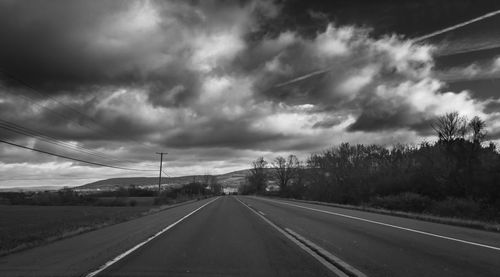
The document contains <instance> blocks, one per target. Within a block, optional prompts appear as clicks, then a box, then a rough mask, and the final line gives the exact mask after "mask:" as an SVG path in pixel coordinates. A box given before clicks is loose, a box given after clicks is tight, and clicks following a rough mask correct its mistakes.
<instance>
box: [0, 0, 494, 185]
mask: <svg viewBox="0 0 500 277" xmlns="http://www.w3.org/2000/svg"><path fill="white" fill-rule="evenodd" d="M323 2H326V1H312V0H308V1H301V0H294V1H291V0H289V1H272V0H269V1H266V0H262V1H259V0H253V1H251V0H250V1H223V0H220V1H211V0H203V1H181V0H179V1H102V0H101V1H67V0H64V1H62V0H61V1H8V0H2V1H0V50H1V51H0V139H1V140H3V141H8V142H11V143H15V144H18V145H21V146H25V147H29V148H35V149H39V150H43V151H48V152H51V153H56V154H59V155H65V156H69V157H73V158H77V159H82V160H86V161H92V162H95V163H102V164H106V165H112V166H118V167H126V168H133V169H141V170H153V171H127V170H119V169H112V168H105V167H99V166H92V165H86V164H83V163H80V162H75V161H69V160H65V159H62V158H57V157H54V156H49V155H45V154H41V153H35V152H33V151H30V150H26V149H22V148H19V147H14V146H12V145H7V144H5V143H0V187H13V186H35V185H61V186H62V185H70V186H74V185H81V184H85V183H87V182H89V181H94V180H98V179H103V178H110V177H125V176H156V175H157V169H158V159H159V157H158V155H156V154H155V152H157V151H165V152H169V154H168V155H167V156H166V163H165V165H166V167H167V168H166V171H167V173H168V174H169V175H170V176H179V175H187V174H205V173H211V174H217V173H225V172H229V171H232V170H237V169H243V168H247V167H248V166H249V163H250V162H251V160H253V159H255V158H256V157H258V156H264V157H266V158H267V159H272V158H273V157H275V156H276V155H287V154H289V153H294V154H297V155H298V156H299V157H301V158H303V159H304V158H306V157H307V155H308V154H309V153H311V152H317V151H320V150H322V149H325V148H328V147H331V146H334V145H337V144H338V143H340V142H350V143H377V144H383V145H388V146H390V145H393V144H395V143H419V142H421V141H424V140H427V141H433V140H435V137H434V134H433V132H432V130H431V128H430V126H429V123H430V122H431V121H432V120H433V119H434V118H435V117H436V116H438V115H441V114H443V113H446V112H449V111H455V110H456V111H459V112H460V113H461V114H462V115H464V116H467V117H469V118H471V117H472V116H475V115H477V116H480V117H481V118H483V119H484V120H485V121H486V122H487V125H488V134H489V136H488V140H491V141H494V142H496V143H498V142H500V141H499V139H500V94H499V93H498V88H499V86H500V78H499V77H500V30H499V29H498V27H497V26H499V24H500V15H494V16H491V17H488V18H485V19H482V20H478V21H476V22H474V23H471V24H468V25H467V24H466V25H465V26H462V27H460V28H456V29H454V30H451V31H448V32H445V33H442V34H438V35H433V36H431V37H429V38H426V37H425V36H426V35H428V34H431V33H433V32H436V31H439V30H443V29H445V28H447V27H450V26H454V25H456V24H460V23H462V22H466V21H468V20H471V19H474V18H478V17H480V16H483V15H485V14H488V13H491V12H494V11H497V10H499V9H500V3H498V1H487V0H483V1H477V0H448V1H445V0H436V1H414V0H411V1H409V0H408V1H402V0H398V1H396V0H382V1H373V0H371V1H369V0H356V1H345V0H336V1H328V4H325V3H323ZM423 38H426V39H423ZM154 170H156V171H154Z"/></svg>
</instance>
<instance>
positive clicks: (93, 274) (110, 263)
mask: <svg viewBox="0 0 500 277" xmlns="http://www.w3.org/2000/svg"><path fill="white" fill-rule="evenodd" d="M217 199H219V197H217V198H215V199H213V200H211V201H209V202H207V203H205V204H203V205H202V206H200V207H198V208H197V209H196V210H194V211H192V212H190V213H189V214H187V215H185V216H183V217H182V218H181V219H179V220H177V221H176V222H174V223H172V224H170V225H168V226H167V227H165V228H163V229H162V230H161V231H159V232H158V233H156V234H154V235H152V236H151V237H149V238H148V239H146V240H145V241H143V242H141V243H139V244H137V245H136V246H134V247H132V248H130V249H129V250H127V251H125V252H123V253H121V254H120V255H118V256H116V257H115V258H113V259H112V260H110V261H108V262H106V263H105V264H104V265H102V266H101V267H99V268H98V269H97V270H94V271H92V272H90V273H89V274H87V275H85V276H86V277H93V276H96V275H97V274H99V273H101V272H102V271H103V270H105V269H106V268H108V267H110V266H111V265H113V264H115V263H116V262H118V261H119V260H121V259H123V258H125V257H126V256H128V255H130V253H132V252H134V251H135V250H137V249H139V248H140V247H141V246H143V245H145V244H146V243H148V242H150V241H152V240H153V239H155V238H156V237H158V236H159V235H161V234H163V233H165V232H166V231H168V230H170V229H171V228H172V227H174V226H175V225H177V224H179V223H180V222H181V221H183V220H184V219H186V218H188V217H189V216H191V215H192V214H194V213H196V212H197V211H199V210H201V209H202V208H203V207H205V206H206V205H208V204H210V203H212V202H214V201H215V200H217Z"/></svg>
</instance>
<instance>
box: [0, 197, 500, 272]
mask: <svg viewBox="0 0 500 277" xmlns="http://www.w3.org/2000/svg"><path fill="white" fill-rule="evenodd" d="M342 271H343V272H346V273H349V272H351V273H355V274H357V275H358V276H499V272H500V234H498V233H493V232H485V231H479V230H473V229H468V228H461V227H456V226H448V225H443V224H436V223H430V222H423V221H418V220H412V219H406V218H399V217H393V216H387V215H380V214H374V213H368V212H362V211H354V210H348V209H341V208H335V207H330V206H323V205H315V204H308V203H302V202H295V201H284V200H276V199H269V198H260V197H248V196H245V197H244V196H238V197H236V196H224V197H219V198H212V199H207V200H202V201H199V202H195V203H190V204H187V205H183V206H179V207H176V208H172V209H169V210H166V211H163V212H160V213H158V214H155V215H152V216H147V217H143V218H140V219H136V220H132V221H129V222H125V223H122V224H117V225H114V226H111V227H107V228H103V229H101V230H97V231H94V232H90V233H87V234H83V235H81V236H76V237H73V238H69V239H65V240H62V241H58V242H56V243H53V244H50V245H47V246H42V247H38V248H34V249H31V250H27V251H23V252H20V253H16V254H12V255H9V256H5V257H1V258H0V275H1V276H86V275H88V274H91V275H92V276H346V275H345V274H344V273H343V272H342Z"/></svg>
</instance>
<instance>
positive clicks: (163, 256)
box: [98, 197, 335, 276]
mask: <svg viewBox="0 0 500 277" xmlns="http://www.w3.org/2000/svg"><path fill="white" fill-rule="evenodd" d="M98 276H335V275H333V274H332V273H331V272H330V271H328V270H327V268H326V267H324V266H323V265H322V264H321V263H320V262H318V261H317V260H315V259H314V258H313V257H312V256H310V255H309V254H307V253H306V252H305V251H304V250H302V249H301V248H299V247H298V246H296V245H294V244H293V243H292V242H291V241H289V240H288V239H287V238H286V237H285V236H283V235H281V234H280V233H279V232H277V231H276V230H274V229H272V228H270V226H269V225H268V224H267V223H265V222H264V221H263V220H262V219H260V218H259V217H257V216H256V215H255V214H254V213H253V212H252V211H250V210H249V209H248V208H246V207H245V206H243V205H242V204H241V203H239V202H238V201H237V200H236V199H235V198H234V197H221V198H219V199H218V200H217V201H215V202H213V203H211V204H210V205H207V206H206V207H204V208H203V209H201V210H200V211H198V212H197V213H196V214H193V215H192V216H191V217H189V218H188V219H186V220H185V221H183V222H182V223H181V224H179V225H177V226H175V227H174V228H172V229H171V230H169V231H168V232H165V233H164V234H162V235H161V236H159V237H157V238H156V239H155V240H153V241H151V242H150V243H148V244H146V245H144V246H143V247H141V248H140V249H138V250H137V251H135V252H133V253H131V254H130V255H128V256H126V257H125V258H123V259H122V260H120V261H119V262H117V263H115V264H113V265H112V266H110V267H109V268H107V269H106V270H104V271H102V272H101V273H99V274H98Z"/></svg>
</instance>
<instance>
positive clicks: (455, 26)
mask: <svg viewBox="0 0 500 277" xmlns="http://www.w3.org/2000/svg"><path fill="white" fill-rule="evenodd" d="M497 14H500V10H496V11H493V12H490V13H487V14H485V15H482V16H480V17H476V18H474V19H471V20H468V21H465V22H462V23H459V24H457V25H453V26H451V27H448V28H444V29H441V30H439V31H435V32H432V33H430V34H427V35H423V36H421V37H417V38H414V39H412V40H411V41H412V42H419V41H422V40H426V39H428V38H431V37H434V36H437V35H440V34H443V33H446V32H449V31H452V30H455V29H458V28H461V27H464V26H466V25H469V24H472V23H474V22H477V21H480V20H483V19H486V18H489V17H492V16H495V15H497ZM331 70H332V67H329V68H326V69H321V70H317V71H313V72H311V73H308V74H306V75H302V76H300V77H296V78H294V79H292V80H289V81H286V82H283V83H280V84H277V85H275V86H274V88H279V87H282V86H286V85H290V84H293V83H296V82H299V81H302V80H306V79H309V78H311V77H314V76H316V75H319V74H323V73H326V72H329V71H331Z"/></svg>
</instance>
